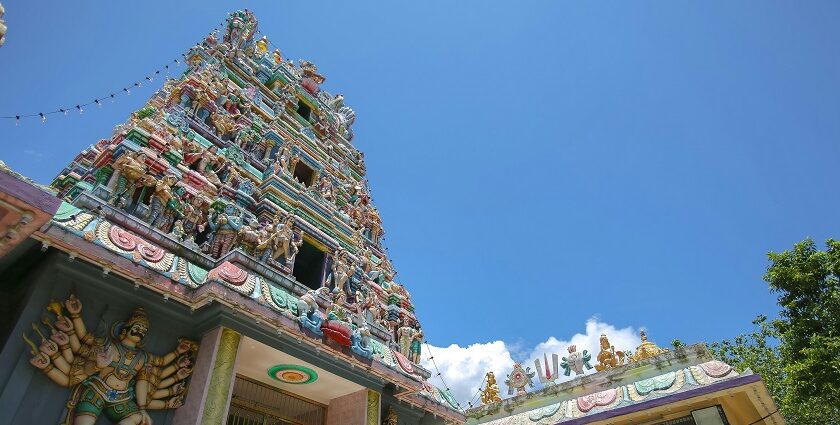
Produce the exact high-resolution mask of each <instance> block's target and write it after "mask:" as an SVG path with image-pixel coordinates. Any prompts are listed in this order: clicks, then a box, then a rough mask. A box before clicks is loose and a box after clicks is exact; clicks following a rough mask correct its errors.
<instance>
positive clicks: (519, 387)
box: [505, 363, 535, 395]
mask: <svg viewBox="0 0 840 425" xmlns="http://www.w3.org/2000/svg"><path fill="white" fill-rule="evenodd" d="M534 375H535V373H534V372H531V368H530V367H529V368H523V367H522V365H521V364H519V363H516V364H514V365H513V371H512V372H510V374H509V375H508V377H507V379H506V380H505V384H506V385H507V386H508V395H513V390H514V389H516V394H517V395H519V394H525V392H526V391H525V387H526V386H530V387H531V388H534V381H533V378H534Z"/></svg>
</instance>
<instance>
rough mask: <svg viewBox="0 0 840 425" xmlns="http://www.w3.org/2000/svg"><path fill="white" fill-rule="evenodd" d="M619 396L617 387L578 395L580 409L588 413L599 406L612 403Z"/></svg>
mask: <svg viewBox="0 0 840 425" xmlns="http://www.w3.org/2000/svg"><path fill="white" fill-rule="evenodd" d="M617 397H618V390H617V389H615V388H613V389H609V390H606V391H601V392H598V393H594V394H589V395H585V396H583V397H578V399H577V405H578V409H580V411H581V412H583V413H586V412H588V411H590V410H592V409H594V408H595V407H597V406H607V405H609V404H612V403H613V402H614V401H615V399H616V398H617Z"/></svg>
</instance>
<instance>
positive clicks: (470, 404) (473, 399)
mask: <svg viewBox="0 0 840 425" xmlns="http://www.w3.org/2000/svg"><path fill="white" fill-rule="evenodd" d="M485 382H487V375H484V379H482V380H481V383H480V384H478V390H476V391H475V394H473V396H472V398H471V399H470V401H468V402H467V405H469V406H470V408H473V407H475V406H473V402H474V401H475V399H476V397H478V395H479V394H481V387H483V386H484V383H485Z"/></svg>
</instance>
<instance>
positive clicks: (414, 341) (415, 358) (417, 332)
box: [408, 323, 423, 364]
mask: <svg viewBox="0 0 840 425" xmlns="http://www.w3.org/2000/svg"><path fill="white" fill-rule="evenodd" d="M415 326H416V327H415V329H414V335H412V336H411V347H409V356H408V359H409V360H411V361H412V362H413V363H416V364H420V355H421V353H422V351H423V329H422V328H421V327H420V324H419V323H417V324H416V325H415Z"/></svg>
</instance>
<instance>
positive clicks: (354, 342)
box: [350, 327, 373, 359]
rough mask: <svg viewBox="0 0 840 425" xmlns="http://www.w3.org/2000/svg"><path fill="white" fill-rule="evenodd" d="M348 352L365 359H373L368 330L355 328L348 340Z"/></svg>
mask: <svg viewBox="0 0 840 425" xmlns="http://www.w3.org/2000/svg"><path fill="white" fill-rule="evenodd" d="M350 350H352V351H353V352H354V353H356V354H358V355H359V357H363V358H366V359H372V358H373V347H371V345H370V329H368V328H367V327H362V328H356V329H355V330H354V331H353V334H352V336H351V339H350Z"/></svg>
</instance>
